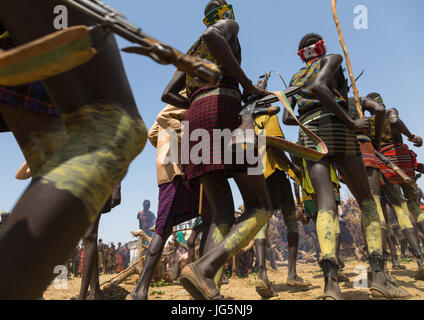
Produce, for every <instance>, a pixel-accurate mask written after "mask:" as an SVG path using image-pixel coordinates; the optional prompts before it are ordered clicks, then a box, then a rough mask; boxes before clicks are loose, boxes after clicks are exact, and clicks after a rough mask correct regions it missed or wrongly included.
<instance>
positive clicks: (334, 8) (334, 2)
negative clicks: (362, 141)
mask: <svg viewBox="0 0 424 320" xmlns="http://www.w3.org/2000/svg"><path fill="white" fill-rule="evenodd" d="M331 7H332V11H333V17H334V22H335V23H336V28H337V32H338V34H339V41H340V44H341V46H342V49H343V53H344V55H345V58H346V65H347V70H348V71H349V77H350V81H351V82H352V89H353V94H354V96H355V105H356V109H357V110H358V113H359V116H360V117H361V118H363V117H364V112H363V111H362V107H361V104H360V103H359V92H358V87H357V86H356V80H355V76H354V75H353V71H352V64H351V62H350V57H349V52H348V51H347V48H346V43H345V41H344V37H343V31H342V28H341V27H340V21H339V17H338V15H337V0H332V4H331Z"/></svg>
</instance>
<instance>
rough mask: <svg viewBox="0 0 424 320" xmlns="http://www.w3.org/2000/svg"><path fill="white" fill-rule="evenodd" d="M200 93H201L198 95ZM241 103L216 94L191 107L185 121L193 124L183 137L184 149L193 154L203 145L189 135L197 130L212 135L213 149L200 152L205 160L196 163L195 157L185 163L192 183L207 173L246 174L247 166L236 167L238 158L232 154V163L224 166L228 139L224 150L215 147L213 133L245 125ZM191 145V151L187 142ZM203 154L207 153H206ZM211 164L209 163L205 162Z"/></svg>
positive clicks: (223, 142) (200, 155)
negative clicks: (242, 119) (241, 116)
mask: <svg viewBox="0 0 424 320" xmlns="http://www.w3.org/2000/svg"><path fill="white" fill-rule="evenodd" d="M198 93H200V92H198ZM241 108H242V107H241V102H240V101H239V100H237V99H236V98H234V97H231V96H227V95H223V94H220V95H212V96H208V97H205V98H200V99H198V100H196V101H195V102H193V103H191V105H190V108H189V109H188V111H187V114H186V117H185V121H188V122H189V125H190V127H189V130H186V131H185V132H184V134H183V139H182V147H183V150H187V149H188V150H190V152H189V153H188V154H189V155H191V152H192V150H193V148H194V147H195V146H196V145H197V144H199V143H200V142H201V140H202V138H199V141H189V140H191V139H187V137H186V136H185V135H186V134H189V136H190V137H192V136H191V134H192V132H193V131H194V130H196V129H203V130H206V132H207V133H208V135H209V141H210V148H209V150H206V151H205V150H203V149H202V150H200V151H199V153H198V155H199V158H200V159H205V161H203V160H202V161H201V163H200V164H199V163H193V159H192V157H189V158H190V159H187V160H188V162H189V163H188V164H183V165H182V168H183V172H184V176H185V177H184V178H185V179H186V180H188V181H190V180H193V179H195V178H197V177H200V176H202V175H204V174H205V173H208V172H211V171H217V170H224V171H225V172H226V174H227V175H228V176H231V172H232V171H235V170H237V171H246V170H247V165H246V164H236V157H235V155H234V154H232V153H231V151H229V152H230V156H231V159H232V161H231V163H230V164H224V154H225V153H224V152H228V151H227V145H226V142H227V143H228V141H225V140H224V138H221V147H220V148H214V143H213V142H214V139H213V131H214V130H224V129H229V130H231V131H233V130H235V129H236V128H238V127H239V125H240V124H241V121H240V118H239V113H240V111H241ZM187 142H188V143H189V147H188V148H187V145H186V143H187ZM203 151H205V152H207V154H203ZM205 162H208V163H205Z"/></svg>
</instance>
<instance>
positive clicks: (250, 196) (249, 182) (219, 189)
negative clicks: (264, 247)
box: [182, 172, 272, 299]
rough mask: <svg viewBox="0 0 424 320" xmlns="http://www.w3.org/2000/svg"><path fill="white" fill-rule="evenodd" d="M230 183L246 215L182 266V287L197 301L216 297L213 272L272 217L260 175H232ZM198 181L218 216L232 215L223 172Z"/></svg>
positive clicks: (228, 192)
mask: <svg viewBox="0 0 424 320" xmlns="http://www.w3.org/2000/svg"><path fill="white" fill-rule="evenodd" d="M234 180H235V181H236V183H237V186H238V188H239V189H240V192H241V194H242V197H243V201H244V204H245V206H246V213H244V214H243V216H242V218H241V219H240V221H239V222H238V223H237V224H235V225H234V226H233V227H232V229H231V230H230V232H229V233H228V234H227V236H226V237H225V238H224V239H223V241H222V242H221V243H220V244H219V245H218V246H217V247H216V248H215V249H213V250H211V251H209V252H207V253H206V254H205V255H204V256H203V257H202V258H200V259H199V260H198V261H197V262H195V263H194V264H191V265H188V266H186V267H185V268H184V270H183V272H182V281H183V285H184V286H185V287H186V289H188V290H191V291H192V295H195V296H197V297H199V298H200V297H203V298H209V299H210V298H215V297H217V296H218V295H219V289H218V287H217V286H216V284H215V282H214V277H215V275H216V273H217V271H218V270H219V269H220V268H221V267H222V266H223V265H224V264H225V262H226V261H227V260H228V259H230V258H231V257H232V256H234V255H235V254H236V253H237V252H238V251H239V250H241V249H242V248H244V247H245V246H246V245H247V244H249V242H250V241H251V240H252V239H253V237H254V236H255V235H256V233H258V232H259V230H260V229H261V228H262V227H263V226H264V225H265V223H266V222H267V221H268V220H269V219H270V217H271V215H272V205H271V201H270V199H269V195H268V191H267V188H266V184H265V179H264V177H263V176H248V175H247V174H239V173H237V174H234ZM201 182H202V184H203V186H204V190H205V193H206V196H207V198H208V202H209V203H217V204H220V206H221V208H222V210H220V214H221V215H222V216H224V215H230V216H233V215H234V204H233V199H232V195H231V189H230V186H229V184H228V181H227V180H226V178H225V176H224V175H223V173H222V172H213V173H208V174H205V175H203V176H202V177H201ZM211 210H212V209H211ZM212 216H213V214H212ZM212 222H213V219H212ZM218 227H219V226H218ZM193 274H195V275H193ZM194 278H196V279H198V280H197V282H198V283H199V286H201V287H202V288H203V289H202V291H203V292H200V293H199V292H198V291H199V290H198V288H199V286H197V288H194V287H195V286H194V285H193V282H192V280H189V279H194ZM196 291H197V292H196Z"/></svg>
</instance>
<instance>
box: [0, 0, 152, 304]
mask: <svg viewBox="0 0 424 320" xmlns="http://www.w3.org/2000/svg"><path fill="white" fill-rule="evenodd" d="M60 4H61V2H60V1H56V0H48V1H43V2H42V3H38V2H37V3H35V2H34V1H31V0H15V1H3V2H2V10H1V12H0V21H1V22H2V24H3V26H4V28H5V30H7V31H8V32H9V34H10V36H11V38H12V39H13V41H14V42H15V43H16V44H17V45H20V44H24V43H28V42H30V41H32V40H35V39H39V38H40V37H43V36H45V35H48V34H50V33H53V32H55V31H57V30H55V29H54V26H53V24H52V23H51V13H52V12H53V10H54V8H55V7H56V6H58V5H60ZM23 12H24V13H25V19H24V22H22V19H18V18H17V17H20V16H22V14H23ZM68 14H69V26H73V25H87V26H94V25H97V23H95V22H94V21H93V20H91V19H90V18H88V17H87V16H84V15H82V14H80V13H77V12H76V11H75V10H73V9H71V8H68ZM29 26H31V27H29ZM90 36H91V42H92V44H93V46H94V47H95V48H96V50H97V54H96V55H95V56H94V57H93V58H92V59H91V60H90V61H88V62H87V63H85V64H84V65H82V66H80V67H78V68H75V69H73V70H71V71H68V72H65V73H63V74H61V75H58V76H54V77H51V78H49V79H46V80H45V81H43V85H44V87H45V88H46V90H47V91H48V92H49V96H50V97H51V99H52V101H53V102H54V105H55V106H56V108H57V109H58V111H59V113H60V120H61V121H60V125H57V124H53V127H52V128H55V129H56V130H51V131H49V132H46V131H45V130H44V129H45V127H44V125H46V124H47V121H48V120H47V119H42V120H41V121H39V122H36V121H35V120H30V119H28V118H24V115H23V114H22V113H20V112H13V111H10V112H9V116H7V115H6V116H5V114H4V113H3V109H2V115H3V118H4V119H5V121H6V123H11V122H10V121H9V119H11V118H12V116H14V117H15V119H17V120H16V122H15V123H16V124H17V125H20V127H21V128H22V131H21V132H22V140H21V141H19V144H20V147H21V149H22V151H23V153H24V155H25V158H26V160H27V162H28V165H29V168H30V169H31V172H32V175H33V181H32V183H31V185H30V186H29V188H28V189H27V190H26V191H25V192H24V194H23V195H22V197H21V198H20V199H19V201H18V202H17V203H16V206H15V208H14V209H13V211H12V214H11V218H10V220H9V221H8V225H7V226H6V227H5V228H3V229H2V230H1V231H0V259H3V258H4V257H8V259H9V263H8V264H7V266H6V265H5V264H1V265H0V287H1V288H2V290H0V298H1V299H38V298H39V297H40V296H41V295H42V292H43V291H44V290H45V288H46V287H47V286H48V285H49V284H50V283H51V281H52V280H53V278H54V277H55V276H56V275H55V273H54V268H55V266H57V265H61V264H63V261H65V260H66V259H67V257H68V256H69V255H70V253H71V252H72V250H73V249H74V248H75V246H76V244H77V243H78V241H79V240H80V239H81V237H82V235H83V234H84V232H85V231H86V230H87V229H88V227H89V226H90V225H91V224H93V223H94V222H95V221H96V219H97V217H98V215H99V212H100V211H101V209H102V207H103V206H104V204H105V203H106V201H107V199H108V198H109V197H110V196H111V194H112V191H113V188H114V187H115V186H116V185H117V184H118V183H119V182H120V181H121V180H122V179H123V178H124V176H125V174H126V172H127V170H128V166H129V164H130V163H131V161H132V160H133V159H134V158H135V157H136V156H137V155H138V154H139V153H140V152H141V150H142V149H143V147H144V144H145V141H146V139H147V130H146V127H145V125H144V123H143V121H142V119H141V117H140V115H139V113H138V110H137V106H136V103H135V100H134V97H133V95H132V91H131V88H130V86H129V83H128V79H127V77H126V74H125V70H124V68H123V64H122V60H121V56H120V52H119V49H118V46H117V44H116V40H115V38H114V36H113V35H111V34H110V33H107V32H104V30H103V29H102V28H100V29H95V30H93V32H92V33H91V35H90ZM87 40H88V39H87ZM15 111H16V109H15ZM24 119H26V120H24ZM31 121H33V122H31ZM31 123H32V124H34V125H38V127H40V132H35V131H32V129H33V128H32V126H30V125H29V124H31ZM12 130H14V129H13V126H12ZM14 132H15V131H14ZM40 133H41V134H40ZM40 150H42V152H40ZM46 154H49V156H47V157H46ZM21 252H26V253H27V254H25V255H21V254H20V253H21ZM28 265H31V269H30V270H28V268H27V266H28Z"/></svg>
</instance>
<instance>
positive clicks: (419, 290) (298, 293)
mask: <svg viewBox="0 0 424 320" xmlns="http://www.w3.org/2000/svg"><path fill="white" fill-rule="evenodd" d="M402 264H404V265H405V266H406V268H407V269H406V270H402V271H393V276H394V277H395V278H396V279H397V280H398V282H399V283H400V284H401V286H403V287H404V288H405V289H406V290H408V292H409V293H411V294H412V298H411V300H424V281H415V280H414V273H415V271H416V269H417V265H416V263H415V262H407V261H406V262H405V261H403V262H402ZM358 266H363V267H365V268H366V263H365V262H361V261H347V262H346V268H345V270H344V274H345V275H347V276H348V277H349V279H350V282H348V283H342V284H341V288H342V292H343V294H344V297H345V299H347V300H367V299H369V290H368V289H361V288H355V287H354V281H355V279H357V278H358V272H355V268H357V267H358ZM390 267H391V265H390V264H389V268H390ZM297 269H298V273H299V275H300V276H302V277H303V278H304V279H307V280H309V281H311V282H312V287H311V288H310V289H309V290H297V289H293V288H291V287H289V286H287V285H286V284H285V281H286V277H287V267H284V266H283V267H281V268H279V269H278V270H277V271H274V270H270V271H269V278H270V280H271V282H272V283H273V288H274V290H275V291H276V292H277V293H278V297H277V298H273V299H275V300H316V299H321V298H322V290H323V289H322V286H323V278H322V274H321V272H320V270H319V268H318V266H317V265H316V264H313V263H299V264H298V267H297ZM110 277H111V275H102V276H101V279H100V282H101V283H102V282H103V281H105V280H107V279H109V278H110ZM129 280H132V282H134V281H136V279H135V278H133V279H129ZM255 280H256V277H255V275H249V276H248V277H247V278H239V277H235V276H233V277H231V278H230V280H229V284H225V285H223V286H222V289H221V294H222V295H223V296H224V298H225V299H229V300H259V299H261V297H260V296H259V295H258V294H257V293H256V291H255ZM130 282H131V281H127V283H123V284H121V285H120V286H118V287H113V288H109V289H107V290H106V291H105V292H104V294H105V297H106V299H113V300H116V299H117V300H119V299H124V298H125V295H126V294H127V293H128V292H129V291H131V290H132V289H133V288H134V286H135V284H134V283H130ZM80 283H81V279H80V278H75V279H70V280H69V281H68V288H67V289H66V290H65V289H55V287H54V285H53V284H52V285H50V286H49V287H48V289H47V290H46V291H45V293H44V298H45V299H46V300H50V299H54V300H69V299H71V298H73V297H76V296H77V294H78V291H79V287H80ZM150 299H151V300H188V299H190V296H189V294H188V293H187V292H186V291H185V290H184V288H183V287H182V286H180V285H178V284H173V285H168V286H160V287H151V288H150Z"/></svg>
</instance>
